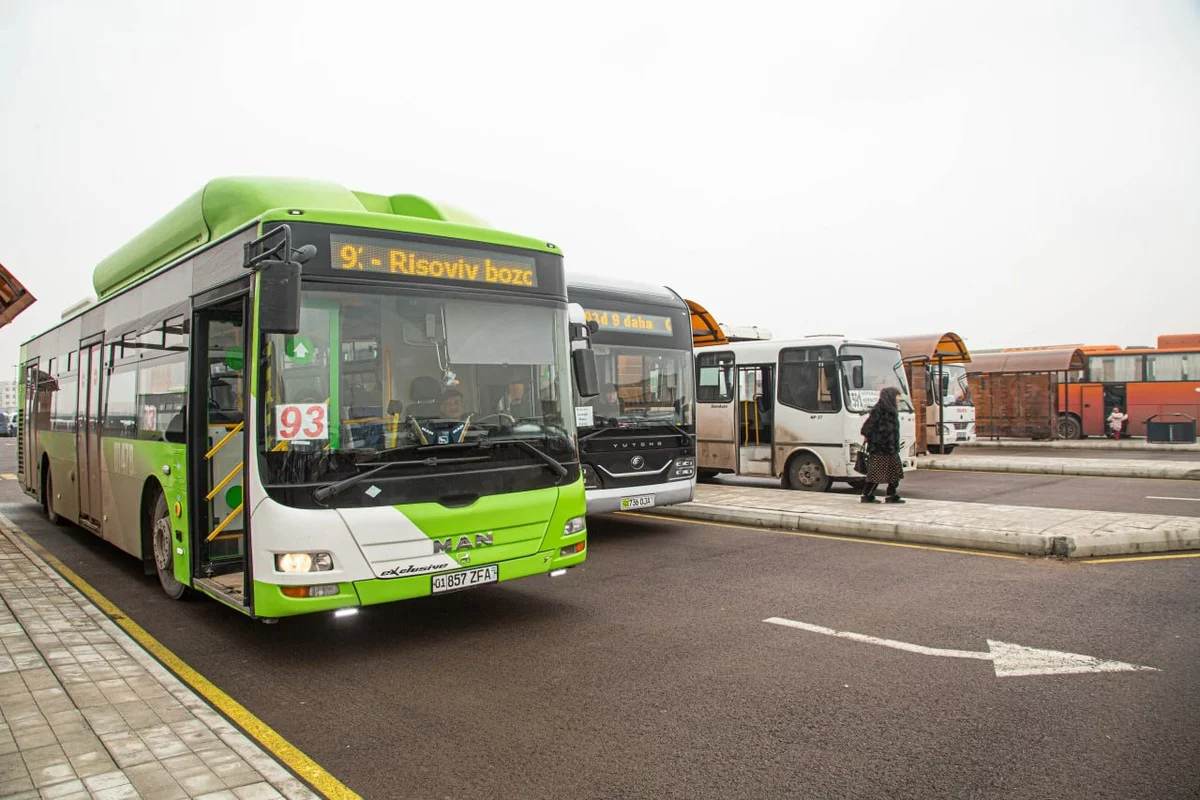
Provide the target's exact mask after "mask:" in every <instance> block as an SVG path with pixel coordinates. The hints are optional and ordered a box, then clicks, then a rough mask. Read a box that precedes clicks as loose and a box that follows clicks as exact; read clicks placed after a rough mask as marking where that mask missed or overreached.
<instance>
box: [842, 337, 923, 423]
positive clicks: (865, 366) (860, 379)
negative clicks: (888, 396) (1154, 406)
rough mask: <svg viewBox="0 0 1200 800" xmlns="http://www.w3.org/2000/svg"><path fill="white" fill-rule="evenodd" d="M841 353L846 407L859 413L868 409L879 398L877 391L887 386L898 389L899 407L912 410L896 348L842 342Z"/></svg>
mask: <svg viewBox="0 0 1200 800" xmlns="http://www.w3.org/2000/svg"><path fill="white" fill-rule="evenodd" d="M841 356H842V381H843V382H844V383H845V385H846V409H847V410H849V411H854V412H859V413H862V412H865V411H870V410H871V408H872V407H873V406H874V405H875V403H876V402H878V401H879V393H880V392H881V391H883V390H884V389H886V388H887V387H889V386H891V387H894V388H896V389H899V390H900V404H899V405H900V409H901V410H902V411H912V404H911V402H910V401H909V396H908V381H907V380H905V378H904V362H903V360H902V359H901V358H900V351H899V350H893V349H891V348H887V347H869V346H862V345H844V346H843V347H842V350H841ZM860 359H861V360H860Z"/></svg>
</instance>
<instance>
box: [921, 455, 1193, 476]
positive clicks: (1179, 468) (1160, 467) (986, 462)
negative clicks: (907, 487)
mask: <svg viewBox="0 0 1200 800" xmlns="http://www.w3.org/2000/svg"><path fill="white" fill-rule="evenodd" d="M1052 453H1053V451H1047V455H1046V456H1045V457H1042V456H1028V455H1015V454H1014V455H1006V454H1005V453H1003V452H996V453H986V452H981V451H975V452H973V453H970V454H961V455H960V454H957V453H956V454H954V455H948V456H934V455H930V456H921V457H920V458H918V459H917V469H932V470H964V471H968V472H1012V473H1021V474H1025V475H1079V476H1085V477H1093V478H1159V479H1165V480H1175V481H1200V454H1198V455H1197V458H1196V459H1195V460H1187V461H1183V460H1180V461H1174V460H1171V461H1168V460H1167V459H1165V458H1159V459H1154V458H1144V459H1143V458H1137V459H1134V458H1086V457H1084V458H1080V457H1074V458H1055V457H1053V455H1052ZM1147 455H1149V454H1147Z"/></svg>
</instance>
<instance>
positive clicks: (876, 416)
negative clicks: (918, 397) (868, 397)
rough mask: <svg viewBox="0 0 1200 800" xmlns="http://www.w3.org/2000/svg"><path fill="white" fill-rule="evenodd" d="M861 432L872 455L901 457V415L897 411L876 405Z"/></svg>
mask: <svg viewBox="0 0 1200 800" xmlns="http://www.w3.org/2000/svg"><path fill="white" fill-rule="evenodd" d="M861 432H862V435H863V436H865V437H866V438H867V449H868V451H869V452H870V453H871V455H874V456H882V455H892V454H896V455H899V453H900V415H899V414H898V413H897V412H896V411H894V410H892V409H888V408H884V407H883V406H882V405H881V404H876V405H875V407H874V408H872V409H871V413H870V414H869V415H868V416H867V421H866V422H864V423H863V426H862V431H861Z"/></svg>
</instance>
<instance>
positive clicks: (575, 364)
mask: <svg viewBox="0 0 1200 800" xmlns="http://www.w3.org/2000/svg"><path fill="white" fill-rule="evenodd" d="M571 368H572V371H573V372H574V373H575V389H576V391H578V392H579V396H580V397H595V396H596V395H598V394H600V378H599V377H598V376H597V374H596V354H595V353H594V352H592V351H591V350H572V351H571Z"/></svg>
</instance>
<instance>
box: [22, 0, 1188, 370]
mask: <svg viewBox="0 0 1200 800" xmlns="http://www.w3.org/2000/svg"><path fill="white" fill-rule="evenodd" d="M0 121H2V124H0V263H3V264H5V265H6V266H7V267H8V268H9V269H10V270H12V271H13V272H14V273H15V274H16V275H17V276H18V277H19V278H20V279H21V280H23V281H24V282H25V284H26V285H27V286H28V287H29V288H30V290H31V291H32V292H33V293H34V294H35V295H36V296H37V297H38V298H39V301H38V302H37V304H36V305H35V306H34V307H32V308H31V309H30V310H28V311H26V312H25V314H24V315H22V316H21V317H20V318H19V319H18V321H17V322H15V323H13V324H11V325H9V326H8V327H7V328H4V329H3V330H2V331H0V370H2V372H0V376H2V377H4V378H7V377H9V376H10V375H11V373H12V367H11V365H12V364H14V363H15V362H16V361H17V348H18V345H19V343H20V342H21V341H23V340H24V339H26V338H28V337H29V336H31V335H33V334H35V333H37V332H39V331H41V330H43V329H44V328H46V327H48V326H50V325H51V324H53V323H54V322H55V321H56V320H57V319H58V318H59V315H60V313H61V311H62V310H63V309H64V308H65V307H67V306H69V305H71V304H72V303H73V302H75V301H76V300H78V299H81V298H82V297H84V296H86V295H88V294H90V293H91V291H92V288H91V273H92V269H93V267H94V266H95V264H96V262H98V261H99V260H100V259H102V258H103V257H104V256H105V255H107V254H108V253H109V252H111V251H112V250H113V249H114V248H116V247H117V246H119V245H120V244H122V243H123V242H124V241H126V240H127V239H128V238H130V237H131V236H133V235H134V234H136V233H137V232H138V231H140V230H141V229H142V228H144V227H145V226H146V225H148V224H149V223H151V222H153V221H154V220H155V219H157V218H158V217H159V216H161V215H162V214H163V213H165V212H166V211H168V210H169V209H171V208H173V207H174V206H175V205H176V204H178V203H179V202H180V201H181V200H183V199H184V198H185V197H186V196H187V195H189V194H191V193H192V192H194V191H195V190H196V189H198V188H200V187H201V186H202V185H203V184H204V183H205V181H207V180H208V179H210V178H212V177H215V176H219V175H238V174H242V175H245V174H251V175H293V176H303V177H315V178H322V179H327V180H333V181H336V182H339V183H342V184H344V185H346V186H349V187H351V188H355V189H360V190H365V191H371V192H378V193H383V194H395V193H401V192H413V193H418V194H425V195H428V196H430V197H433V198H435V199H441V200H445V201H447V202H450V203H453V204H456V205H458V206H460V207H463V208H465V209H467V210H469V211H471V212H473V213H475V214H477V215H478V216H481V217H483V218H484V219H486V220H488V221H489V222H490V223H491V224H492V225H494V226H495V227H498V228H502V229H506V230H510V231H513V232H516V233H522V234H527V235H531V236H537V237H544V238H546V239H547V240H549V241H552V242H555V243H556V244H558V245H560V246H561V247H562V248H563V250H564V252H565V254H566V257H567V266H568V269H575V270H578V271H581V272H589V273H608V274H611V275H614V276H619V277H623V278H630V279H637V280H650V281H653V282H656V283H663V284H667V285H670V286H671V287H673V288H675V289H676V290H677V291H679V292H680V293H681V294H683V295H684V296H686V297H689V298H692V299H695V300H698V301H700V302H701V303H703V304H704V305H706V306H708V308H709V309H710V310H711V311H713V312H714V313H715V315H716V316H717V318H718V319H720V320H721V321H724V322H728V323H732V324H758V325H761V326H765V327H767V328H770V329H771V330H772V331H774V332H775V334H776V337H777V338H780V337H782V336H792V335H803V334H807V333H826V332H839V333H849V334H857V335H890V334H896V335H899V334H911V333H923V332H928V331H933V330H939V331H945V330H952V331H955V332H957V333H959V334H961V335H963V336H964V337H966V339H967V343H968V345H969V346H971V347H974V348H979V349H982V348H986V347H996V346H1015V345H1031V344H1048V343H1066V342H1086V343H1115V344H1122V345H1129V344H1153V342H1154V339H1155V337H1156V336H1157V334H1159V333H1177V332H1193V331H1200V312H1198V309H1197V299H1198V298H1200V2H1198V1H1197V0H1078V1H1077V2H1067V1H1066V0H1061V1H1056V0H1000V1H997V2H962V1H961V0H947V1H946V2H926V1H925V0H912V1H910V2H904V3H901V2H854V3H839V2H808V1H807V0H804V1H802V2H790V3H785V2H778V3H769V4H768V3H757V2H738V3H724V4H699V3H694V2H693V3H684V2H676V3H657V4H656V3H651V2H644V1H643V2H636V3H616V2H606V3H602V4H596V3H591V4H579V3H564V2H561V0H558V1H557V2H550V3H545V4H533V3H523V2H505V3H497V2H487V3H468V2H461V1H460V2H454V3H415V2H387V3H385V2H379V3H358V2H347V1H346V0H339V1H338V2H328V1H327V0H323V1H321V2H311V3H309V2H296V1H295V0H293V1H292V2H286V3H283V2H280V3H273V4H269V5H268V4H265V3H253V2H216V1H215V0H205V1H204V2H137V3H133V2H117V0H105V2H84V1H83V0H81V1H80V2H52V1H51V0H0Z"/></svg>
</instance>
